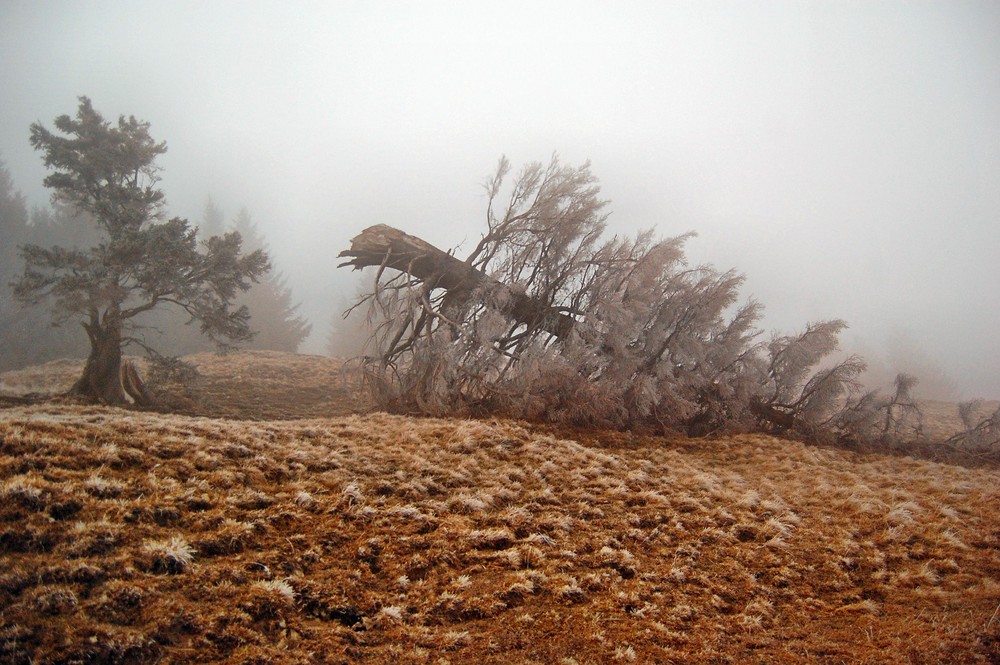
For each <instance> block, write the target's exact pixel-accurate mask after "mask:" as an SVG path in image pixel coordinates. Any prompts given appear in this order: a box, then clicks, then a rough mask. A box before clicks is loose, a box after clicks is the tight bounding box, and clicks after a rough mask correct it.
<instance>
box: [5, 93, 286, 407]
mask: <svg viewBox="0 0 1000 665" xmlns="http://www.w3.org/2000/svg"><path fill="white" fill-rule="evenodd" d="M55 128H56V130H58V132H59V133H53V132H52V131H50V130H49V129H47V128H46V127H44V126H43V125H41V124H40V123H36V124H33V125H32V126H31V144H32V146H33V147H34V148H35V149H36V150H39V151H41V152H42V153H43V155H44V161H45V165H46V166H47V167H48V168H49V169H50V171H51V173H50V174H49V175H48V176H46V178H45V185H46V186H47V187H49V188H51V189H52V190H53V200H54V201H58V202H61V203H64V204H67V205H69V206H71V207H72V208H73V209H75V210H77V211H80V212H83V213H87V214H88V215H90V216H91V217H92V218H93V220H94V221H95V222H96V223H97V226H98V228H99V229H100V232H101V241H100V243H98V244H97V245H95V246H93V247H90V248H86V249H82V248H66V247H61V246H52V247H48V248H46V247H42V246H40V245H37V244H29V245H25V246H24V247H22V249H21V256H22V257H23V259H24V262H25V263H24V272H23V274H22V275H21V277H20V278H19V279H18V280H17V282H16V284H15V294H16V295H17V297H18V299H19V300H21V302H23V303H28V304H38V303H40V302H41V301H43V300H48V299H51V300H52V301H53V311H54V313H55V314H56V316H57V318H58V319H59V320H63V321H66V320H71V319H78V320H79V319H82V321H81V324H82V326H83V328H84V330H85V331H86V333H87V338H88V340H89V342H90V354H89V356H88V358H87V363H86V366H85V368H84V371H83V375H82V376H81V377H80V379H79V380H78V381H77V382H76V384H75V385H74V386H73V389H72V392H74V393H75V394H77V395H80V396H81V397H84V398H86V399H90V400H94V401H100V402H104V403H109V404H121V403H124V402H126V398H125V393H124V388H123V385H122V380H121V368H122V348H123V347H124V346H126V345H127V344H129V343H131V342H135V341H138V340H137V338H136V337H134V336H133V335H132V333H133V332H134V330H135V328H136V326H137V320H136V317H138V316H140V315H141V314H144V313H146V312H150V311H153V310H156V309H157V308H160V307H162V306H164V305H166V304H168V303H171V304H174V305H175V306H177V307H180V308H182V309H183V310H184V311H185V312H186V313H187V314H188V315H189V316H190V317H191V319H192V320H195V321H198V322H199V324H200V328H201V332H202V333H203V334H205V335H206V336H208V337H209V338H211V339H213V340H214V341H216V342H217V343H219V344H222V345H225V344H228V343H231V342H239V341H246V340H249V339H250V338H251V337H252V333H251V331H250V328H249V326H248V321H249V318H250V313H249V311H248V310H247V308H246V307H238V308H235V309H234V308H233V302H234V299H235V298H236V296H237V294H238V293H239V292H242V291H246V290H247V289H248V288H249V287H250V285H251V283H253V282H255V281H257V279H258V278H259V276H260V275H262V274H263V273H264V272H266V271H267V270H268V268H269V264H268V260H267V255H266V253H264V252H263V251H259V250H258V251H252V252H249V253H246V254H244V253H243V252H242V240H241V238H240V235H239V234H238V233H235V232H234V233H228V234H226V235H224V236H216V237H213V238H209V239H208V240H207V241H206V243H205V245H204V250H203V251H201V250H200V249H199V247H198V242H197V232H196V230H195V229H193V228H192V227H191V226H190V224H189V223H188V222H187V220H183V219H180V218H176V217H175V218H172V219H170V220H168V221H161V219H162V217H163V205H164V195H163V192H162V191H161V190H160V189H159V188H157V186H156V184H157V182H158V180H159V178H158V173H159V168H158V167H157V165H156V159H157V157H159V156H160V155H161V154H163V153H164V152H166V144H165V143H162V142H161V143H157V142H156V141H154V140H153V138H152V137H151V136H150V135H149V123H146V122H140V121H139V120H136V119H135V117H131V116H130V117H128V118H126V117H124V116H121V117H119V119H118V122H117V123H114V124H112V123H111V122H109V121H106V120H105V119H104V118H103V117H102V116H101V114H100V113H98V112H97V111H96V110H95V109H94V108H93V105H92V104H91V102H90V100H89V99H87V98H86V97H81V98H80V105H79V108H78V109H77V113H76V117H75V118H73V117H70V116H68V115H62V116H59V117H58V118H56V120H55Z"/></svg>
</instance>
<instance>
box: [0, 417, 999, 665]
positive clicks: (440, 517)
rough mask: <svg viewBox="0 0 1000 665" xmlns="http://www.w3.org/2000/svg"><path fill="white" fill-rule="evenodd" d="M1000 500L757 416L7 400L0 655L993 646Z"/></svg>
mask: <svg viewBox="0 0 1000 665" xmlns="http://www.w3.org/2000/svg"><path fill="white" fill-rule="evenodd" d="M998 504H1000V475H998V473H997V471H995V470H991V469H988V468H981V469H969V468H962V467H956V466H948V465H943V464H936V463H931V462H926V461H918V460H912V459H908V458H902V457H883V456H877V455H868V456H860V455H857V454H853V453H849V452H845V451H839V450H834V449H821V448H815V447H810V446H806V445H803V444H801V443H796V442H790V441H783V440H777V439H773V438H769V437H763V436H742V437H735V438H729V439H721V440H699V441H692V440H669V439H662V438H656V437H640V436H634V435H631V434H626V433H612V432H585V431H559V430H555V429H552V428H534V427H532V426H529V425H525V424H521V423H514V422H507V421H466V420H447V419H413V418H405V417H399V416H389V415H385V414H368V415H352V416H346V417H340V418H331V419H319V420H298V421H284V422H276V421H259V422H250V421H236V420H215V419H208V418H193V417H182V416H168V415H157V414H141V413H135V412H130V411H123V410H117V409H105V408H98V407H78V406H66V405H63V406H59V405H39V406H33V407H16V408H10V409H6V410H0V607H2V608H3V611H2V612H0V654H2V657H0V660H2V659H9V660H12V661H14V662H18V659H20V660H24V661H25V662H27V661H26V659H28V658H30V659H32V660H34V661H35V662H44V661H48V660H60V659H61V660H74V659H76V660H87V659H90V660H95V661H101V660H102V659H103V660H104V661H113V660H114V659H115V658H118V659H119V660H120V659H122V658H125V659H126V660H127V659H128V658H127V657H125V656H123V654H126V653H128V654H132V655H133V656H134V658H133V659H139V660H141V659H143V658H145V659H146V660H150V661H152V660H157V659H161V660H168V661H172V662H211V661H226V662H243V661H247V662H249V661H256V662H264V661H270V662H313V661H312V660H310V658H311V657H310V656H309V654H320V653H322V654H326V655H328V656H330V657H332V658H333V659H334V660H337V659H341V660H351V661H368V662H428V661H438V660H440V659H445V660H448V661H449V662H453V663H454V662H480V661H482V662H498V661H504V662H522V661H528V660H533V661H535V662H560V661H561V660H563V661H564V662H578V663H596V662H619V661H623V662H695V663H696V662H725V661H726V660H727V659H728V660H731V661H732V662H815V659H816V658H818V657H820V656H821V659H822V660H830V661H831V662H841V661H844V662H864V661H867V662H889V661H893V662H900V660H899V659H900V658H901V659H902V662H905V661H906V659H907V658H909V659H910V660H920V661H921V662H976V660H977V659H979V660H981V661H983V662H988V658H990V657H994V658H995V654H996V649H997V648H998V647H997V644H1000V643H998V642H991V641H990V640H993V639H996V637H998V635H997V632H998V630H1000V625H997V624H998V623H1000V622H996V621H994V622H993V624H992V625H989V626H988V623H989V620H990V614H991V613H992V612H993V611H994V608H996V606H997V605H998V603H1000V565H998V561H1000V560H998V558H997V552H998V551H1000V515H998V514H997V513H998V511H997V510H996V506H997V505H998ZM362 629H364V630H362ZM868 636H870V639H869V637H868ZM991 649H992V651H991ZM906 654H911V655H912V657H909V656H907V655H906ZM889 655H891V657H890V656H889Z"/></svg>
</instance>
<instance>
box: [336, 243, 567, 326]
mask: <svg viewBox="0 0 1000 665" xmlns="http://www.w3.org/2000/svg"><path fill="white" fill-rule="evenodd" d="M338 256H339V257H350V258H351V260H350V261H346V262H345V263H342V264H340V265H341V266H352V267H353V268H354V269H355V270H360V269H362V268H371V267H383V266H384V267H386V268H393V269H394V270H398V271H400V272H403V273H407V274H409V275H412V276H413V277H416V278H417V279H419V280H421V281H423V282H424V283H425V284H427V285H429V286H430V287H431V288H435V289H438V288H440V289H445V290H447V291H448V294H449V296H451V297H453V298H456V299H457V300H463V301H464V300H465V299H468V298H471V297H472V294H473V293H474V291H475V290H476V289H480V288H482V287H487V289H488V291H489V292H490V293H492V294H496V295H500V294H503V295H504V297H502V298H497V301H498V302H499V303H500V311H501V312H503V313H504V314H505V315H507V316H509V317H511V318H512V319H514V320H515V321H518V322H519V323H523V324H524V325H526V326H528V327H529V328H541V329H542V330H545V331H547V332H549V333H551V334H553V335H555V336H556V337H566V336H567V335H569V333H570V332H571V331H572V330H573V326H574V324H575V323H576V321H575V319H573V317H572V316H569V315H568V314H566V313H565V312H562V311H560V310H559V309H557V308H554V307H551V306H549V305H547V304H545V303H543V302H539V301H538V300H535V299H534V298H532V297H531V296H529V295H527V294H525V293H521V292H518V291H515V290H513V289H511V288H510V287H509V286H507V285H505V284H503V283H502V282H499V281H497V280H495V279H493V278H492V277H490V276H489V275H487V274H486V273H484V272H482V271H481V270H477V269H475V268H473V267H472V266H471V265H469V264H468V263H466V262H465V261H462V260H460V259H458V258H456V257H454V256H452V255H451V254H448V253H447V252H444V251H442V250H440V249H438V248H437V247H435V246H434V245H431V244H430V243H428V242H426V241H424V240H421V239H420V238H417V237H416V236H411V235H409V234H408V233H404V232H403V231H400V230H399V229H396V228H393V227H391V226H386V225H385V224H378V225H376V226H371V227H368V228H367V229H365V230H364V231H362V232H361V233H360V234H359V235H357V236H355V237H354V238H352V239H351V248H350V249H347V250H344V251H343V252H341V253H340V254H339V255H338Z"/></svg>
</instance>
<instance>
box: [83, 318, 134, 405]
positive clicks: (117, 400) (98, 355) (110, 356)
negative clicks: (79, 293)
mask: <svg viewBox="0 0 1000 665" xmlns="http://www.w3.org/2000/svg"><path fill="white" fill-rule="evenodd" d="M83 327H84V329H85V330H86V331H87V336H88V337H89V338H90V355H89V356H88V357H87V364H86V365H85V366H84V368H83V376H81V377H80V378H79V379H78V380H77V382H76V383H75V384H73V387H72V388H71V389H70V393H71V394H74V395H78V396H80V397H83V398H84V399H87V400H89V401H92V402H100V403H101V404H114V405H120V404H126V403H127V400H126V398H125V390H124V389H123V388H122V380H121V370H122V324H121V319H120V318H119V317H118V316H117V313H106V314H105V315H104V318H103V320H101V318H100V316H99V315H98V316H92V317H91V321H90V322H89V323H84V324H83Z"/></svg>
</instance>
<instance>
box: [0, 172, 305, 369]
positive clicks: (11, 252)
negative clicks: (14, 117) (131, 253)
mask: <svg viewBox="0 0 1000 665" xmlns="http://www.w3.org/2000/svg"><path fill="white" fill-rule="evenodd" d="M197 226H198V228H199V234H198V235H199V238H200V239H205V238H208V237H210V236H215V235H220V234H222V233H224V232H225V231H230V230H235V231H238V232H239V233H240V235H241V237H242V238H243V247H244V248H245V249H246V250H247V251H253V250H257V249H262V250H265V251H266V250H267V249H268V245H267V240H266V238H265V237H264V236H263V235H262V234H261V232H260V231H259V230H258V227H257V224H256V223H255V222H254V221H253V218H252V216H251V213H250V212H249V211H248V210H246V209H241V210H239V211H238V212H237V214H236V215H234V216H233V217H232V218H231V219H230V220H229V221H228V222H227V220H226V217H225V214H224V212H223V211H222V210H220V209H219V208H218V207H217V206H216V205H215V203H214V202H213V201H212V200H211V199H210V200H209V201H208V202H207V203H206V205H205V210H204V213H203V216H202V219H200V220H198V224H197ZM100 241H101V235H100V231H99V229H98V228H97V226H96V225H95V224H94V223H93V220H92V219H90V218H88V216H87V214H86V213H83V212H79V211H77V210H74V209H73V208H72V207H70V206H68V205H65V204H61V203H58V202H53V203H51V204H50V205H48V206H45V207H35V208H34V209H32V210H28V208H27V205H26V203H25V198H24V196H22V195H21V193H20V191H19V190H18V188H17V183H16V181H15V179H14V175H13V174H11V173H10V171H9V170H8V169H7V167H6V165H5V164H4V163H3V162H2V161H0V285H2V287H3V288H2V289H0V371H6V370H11V369H17V368H20V367H26V366H31V365H37V364H40V363H44V362H48V361H50V360H56V359H60V358H83V357H86V356H87V350H88V344H87V337H86V335H85V334H84V332H83V330H81V328H80V325H79V321H77V320H74V319H72V318H69V319H65V320H59V319H57V318H54V316H53V312H52V311H51V310H50V309H49V308H47V307H33V306H30V305H25V304H22V303H19V302H18V301H17V300H16V299H15V297H14V294H13V291H12V289H11V288H10V284H11V282H13V281H14V280H15V279H16V278H18V277H19V276H20V275H21V273H22V271H23V270H24V261H23V259H22V257H21V255H20V248H21V247H22V246H24V245H28V244H31V245H39V246H43V247H50V246H57V247H63V248H67V249H72V248H80V249H83V248H88V247H92V246H93V245H95V244H96V243H98V242H100ZM236 305H237V306H240V305H246V306H247V307H248V309H249V310H250V313H251V324H250V325H251V328H252V329H253V330H254V331H255V332H256V335H255V336H254V338H253V339H252V340H251V341H249V342H245V343H243V344H241V345H240V346H241V348H249V349H268V350H275V351H288V352H295V351H296V350H297V349H298V347H299V344H300V343H301V342H302V341H303V340H304V339H305V338H306V337H307V336H308V334H309V331H310V330H311V324H309V322H307V321H306V320H305V319H304V318H303V317H302V316H300V315H299V314H298V304H297V303H296V302H295V301H294V299H293V295H292V292H291V289H290V288H289V287H288V285H287V283H286V280H285V277H284V275H283V274H282V272H281V271H280V270H279V269H278V268H277V267H272V269H271V270H270V271H269V272H268V273H266V274H265V275H264V277H263V278H262V279H261V280H260V281H259V282H258V283H256V284H254V285H253V286H252V288H251V289H250V290H249V291H247V292H246V293H243V294H241V295H240V296H239V297H238V298H237V299H236ZM189 319H190V317H189V316H187V314H186V313H184V312H183V311H181V310H180V309H179V308H176V307H171V306H170V305H165V306H164V307H162V308H160V309H156V310H152V311H150V312H147V313H145V314H143V315H140V317H139V321H138V322H139V324H140V326H139V327H138V332H139V335H138V337H139V338H140V339H141V341H142V342H143V343H146V344H148V345H149V346H150V347H152V348H155V349H156V350H157V351H158V352H159V353H161V354H163V355H168V356H181V355H187V354H191V353H197V352H202V351H212V350H215V349H216V346H215V345H214V344H213V342H212V341H211V340H209V339H208V338H206V337H205V336H204V335H202V334H201V333H200V332H199V329H198V326H197V325H190V321H189ZM134 351H135V352H136V353H141V349H138V348H136V349H134Z"/></svg>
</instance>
